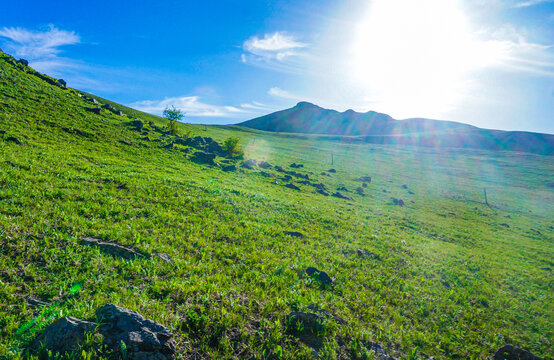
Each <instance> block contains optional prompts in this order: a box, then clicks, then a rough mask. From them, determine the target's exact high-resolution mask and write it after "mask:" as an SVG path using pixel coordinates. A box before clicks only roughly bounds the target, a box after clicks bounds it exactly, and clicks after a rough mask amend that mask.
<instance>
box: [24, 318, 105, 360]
mask: <svg viewBox="0 0 554 360" xmlns="http://www.w3.org/2000/svg"><path fill="white" fill-rule="evenodd" d="M96 326H97V324H95V323H93V322H89V321H85V320H81V319H77V318H74V317H72V316H66V317H63V318H61V319H59V320H57V321H56V322H54V323H53V324H51V325H50V326H48V327H47V328H46V329H45V330H44V331H43V332H42V333H41V334H40V335H39V336H38V337H37V338H36V339H35V340H34V341H33V342H32V343H31V345H30V346H29V351H30V352H31V353H33V354H36V353H38V352H39V351H40V349H41V348H42V347H44V349H46V350H49V351H52V353H54V354H56V353H58V354H60V355H64V354H66V353H67V354H69V353H71V352H73V351H75V350H77V349H79V346H80V345H81V344H82V343H83V342H84V341H85V334H86V333H90V332H93V331H94V329H95V328H96Z"/></svg>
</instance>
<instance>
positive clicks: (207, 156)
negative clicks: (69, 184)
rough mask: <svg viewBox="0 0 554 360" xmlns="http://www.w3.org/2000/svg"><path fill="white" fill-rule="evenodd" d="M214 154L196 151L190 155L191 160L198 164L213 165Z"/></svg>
mask: <svg viewBox="0 0 554 360" xmlns="http://www.w3.org/2000/svg"><path fill="white" fill-rule="evenodd" d="M214 159H215V154H212V153H209V152H206V151H197V152H195V153H194V154H193V155H192V158H191V160H192V161H194V162H196V163H200V164H213V163H214Z"/></svg>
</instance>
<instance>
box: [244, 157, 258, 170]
mask: <svg viewBox="0 0 554 360" xmlns="http://www.w3.org/2000/svg"><path fill="white" fill-rule="evenodd" d="M257 164H258V162H257V161H256V160H254V159H249V160H246V161H244V162H243V163H242V167H243V168H247V169H253V168H254V166H256V165H257Z"/></svg>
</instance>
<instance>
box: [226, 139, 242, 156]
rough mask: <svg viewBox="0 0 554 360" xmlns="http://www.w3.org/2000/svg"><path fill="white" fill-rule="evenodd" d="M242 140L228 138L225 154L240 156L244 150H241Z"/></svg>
mask: <svg viewBox="0 0 554 360" xmlns="http://www.w3.org/2000/svg"><path fill="white" fill-rule="evenodd" d="M239 142H240V139H239V138H238V137H235V136H231V137H228V138H227V139H225V141H224V142H223V146H222V147H223V152H224V153H225V154H226V155H227V156H234V155H240V154H241V153H242V150H241V149H240V148H239Z"/></svg>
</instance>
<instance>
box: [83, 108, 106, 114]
mask: <svg viewBox="0 0 554 360" xmlns="http://www.w3.org/2000/svg"><path fill="white" fill-rule="evenodd" d="M85 110H86V111H90V112H91V113H94V114H97V115H100V111H101V110H102V109H101V108H99V107H88V108H85Z"/></svg>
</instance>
